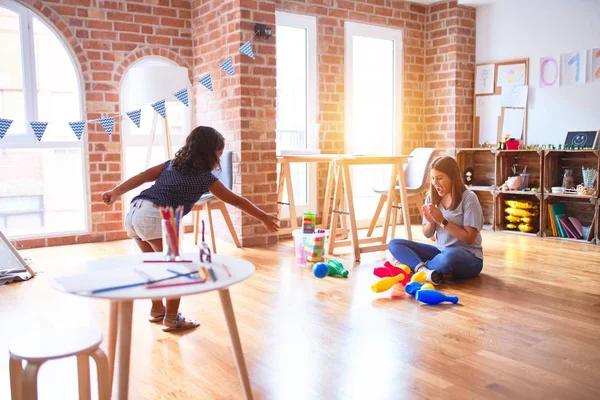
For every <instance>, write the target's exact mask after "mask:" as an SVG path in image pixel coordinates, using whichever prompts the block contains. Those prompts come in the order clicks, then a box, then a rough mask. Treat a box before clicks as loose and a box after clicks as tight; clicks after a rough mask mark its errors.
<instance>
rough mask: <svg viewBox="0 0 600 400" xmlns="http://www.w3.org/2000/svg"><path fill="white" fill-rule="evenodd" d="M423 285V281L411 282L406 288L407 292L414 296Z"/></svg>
mask: <svg viewBox="0 0 600 400" xmlns="http://www.w3.org/2000/svg"><path fill="white" fill-rule="evenodd" d="M421 286H423V284H422V283H421V282H411V283H409V284H408V285H406V287H405V288H404V290H405V291H406V293H408V294H410V295H412V296H413V297H414V296H415V294H416V293H417V291H418V290H419V289H421Z"/></svg>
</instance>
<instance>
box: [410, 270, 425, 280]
mask: <svg viewBox="0 0 600 400" xmlns="http://www.w3.org/2000/svg"><path fill="white" fill-rule="evenodd" d="M410 281H411V282H420V283H425V282H427V274H426V273H425V271H419V272H417V273H416V274H414V275H413V276H412V278H411V279H410Z"/></svg>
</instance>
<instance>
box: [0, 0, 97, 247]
mask: <svg viewBox="0 0 600 400" xmlns="http://www.w3.org/2000/svg"><path fill="white" fill-rule="evenodd" d="M0 49H2V57H1V58H2V62H0V118H5V119H10V120H13V123H12V124H11V126H10V128H9V130H8V132H7V133H6V135H5V136H4V138H3V139H0V171H1V173H0V230H2V231H3V232H4V233H5V234H6V235H7V236H9V237H11V238H32V237H44V236H56V235H57V234H60V235H64V234H78V233H83V232H86V231H87V230H88V226H89V221H88V215H89V207H88V196H87V191H86V188H87V187H88V185H87V176H88V173H87V168H86V166H87V163H86V162H85V155H86V154H85V147H84V146H85V141H86V140H85V135H84V136H83V137H82V138H81V140H78V139H77V137H76V136H75V134H74V132H73V130H72V129H71V127H70V126H69V122H72V121H80V120H85V117H84V116H83V110H82V108H83V107H82V95H81V93H82V90H81V78H80V74H79V71H78V69H77V68H76V67H75V63H74V61H73V56H72V55H71V53H70V52H69V50H68V49H67V48H66V46H65V45H64V44H63V42H62V40H61V38H60V37H59V36H58V35H57V34H56V33H55V31H54V30H53V29H52V28H51V27H49V26H48V25H46V23H45V22H44V21H42V20H41V19H40V18H39V17H38V16H37V15H36V14H34V13H33V12H32V11H31V10H29V9H28V8H26V7H24V6H22V5H20V4H18V3H17V2H15V1H10V0H0ZM35 121H37V122H48V125H47V128H46V131H45V133H44V135H43V137H42V139H41V140H38V139H37V138H36V136H35V134H34V132H33V131H32V128H31V126H30V122H35Z"/></svg>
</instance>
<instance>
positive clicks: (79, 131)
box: [69, 121, 85, 140]
mask: <svg viewBox="0 0 600 400" xmlns="http://www.w3.org/2000/svg"><path fill="white" fill-rule="evenodd" d="M69 125H71V129H73V132H75V136H77V139H78V140H81V136H83V130H84V129H85V121H75V122H69Z"/></svg>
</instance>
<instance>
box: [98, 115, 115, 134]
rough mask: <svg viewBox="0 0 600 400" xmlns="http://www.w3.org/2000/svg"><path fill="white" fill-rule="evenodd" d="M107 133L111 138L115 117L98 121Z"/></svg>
mask: <svg viewBox="0 0 600 400" xmlns="http://www.w3.org/2000/svg"><path fill="white" fill-rule="evenodd" d="M98 122H100V124H101V125H102V127H103V128H104V130H105V131H106V133H108V135H109V136H110V135H111V134H112V131H113V126H114V125H115V117H103V118H100V119H99V120H98Z"/></svg>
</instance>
